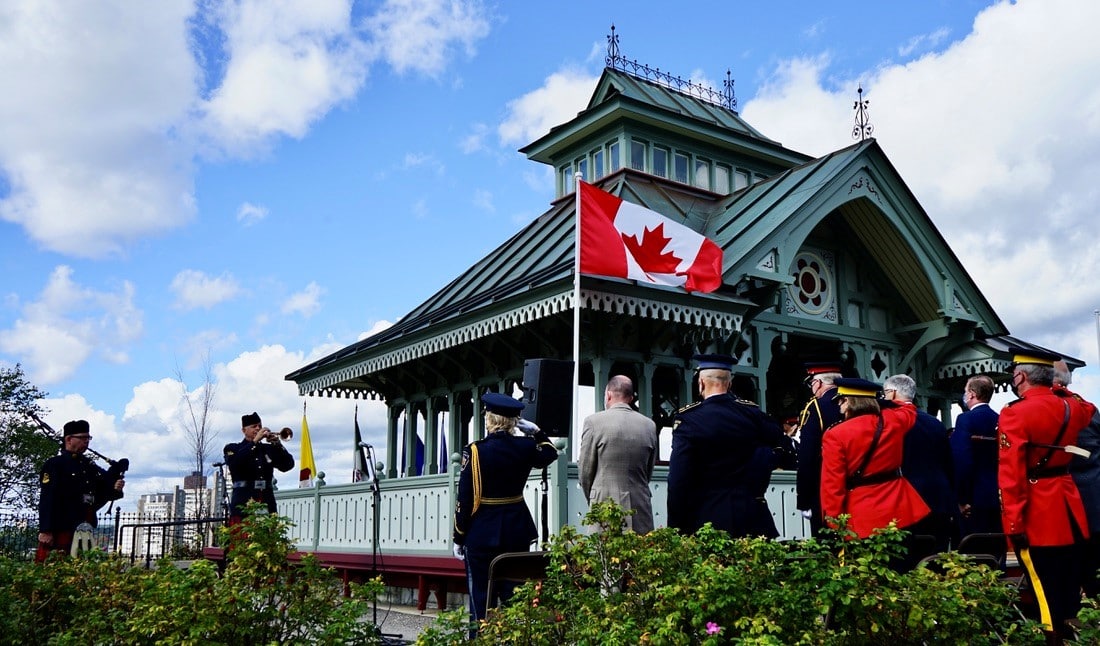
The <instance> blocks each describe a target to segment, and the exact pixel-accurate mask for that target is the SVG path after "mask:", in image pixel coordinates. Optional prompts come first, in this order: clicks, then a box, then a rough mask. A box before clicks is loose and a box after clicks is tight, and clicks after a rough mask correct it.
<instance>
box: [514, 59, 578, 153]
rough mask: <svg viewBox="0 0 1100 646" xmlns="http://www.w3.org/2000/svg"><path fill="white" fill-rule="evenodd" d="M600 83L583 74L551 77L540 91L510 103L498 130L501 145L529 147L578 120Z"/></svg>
mask: <svg viewBox="0 0 1100 646" xmlns="http://www.w3.org/2000/svg"><path fill="white" fill-rule="evenodd" d="M597 80H598V78H597V77H595V76H589V75H588V74H587V73H585V72H584V71H582V70H576V69H565V70H561V71H559V72H555V73H553V74H551V75H550V76H549V77H547V78H546V80H545V81H544V83H543V85H542V87H540V88H538V89H537V90H532V91H531V92H528V93H527V94H524V95H523V96H521V97H519V98H518V99H514V100H512V101H509V102H508V107H507V110H508V115H507V116H506V117H505V119H504V121H503V123H501V124H500V126H499V127H498V128H497V134H498V135H499V136H500V141H501V143H502V144H504V145H526V144H528V143H530V142H532V141H534V140H535V139H538V138H539V137H541V136H543V135H545V134H546V133H547V132H549V131H550V128H552V127H554V126H556V125H559V124H562V123H565V122H566V121H568V120H570V119H572V118H573V117H575V116H577V113H578V112H580V111H581V110H583V109H584V107H585V106H586V105H588V99H589V98H591V96H592V88H593V87H595V85H596V81H597Z"/></svg>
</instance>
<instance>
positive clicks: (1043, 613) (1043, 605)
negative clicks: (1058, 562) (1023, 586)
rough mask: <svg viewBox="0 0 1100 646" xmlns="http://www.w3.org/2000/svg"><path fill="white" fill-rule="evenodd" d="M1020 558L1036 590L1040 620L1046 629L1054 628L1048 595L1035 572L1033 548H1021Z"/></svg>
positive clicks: (1033, 588)
mask: <svg viewBox="0 0 1100 646" xmlns="http://www.w3.org/2000/svg"><path fill="white" fill-rule="evenodd" d="M1020 560H1021V561H1023V563H1024V568H1025V569H1026V570H1027V576H1028V578H1030V579H1031V589H1032V590H1034V591H1035V601H1037V602H1038V603H1039V621H1041V622H1042V623H1043V629H1044V630H1054V621H1053V620H1051V618H1050V604H1049V603H1047V595H1046V593H1045V592H1043V584H1042V582H1041V581H1039V575H1038V574H1036V572H1035V564H1034V563H1032V562H1031V550H1030V549H1029V548H1026V547H1025V548H1024V549H1022V550H1020Z"/></svg>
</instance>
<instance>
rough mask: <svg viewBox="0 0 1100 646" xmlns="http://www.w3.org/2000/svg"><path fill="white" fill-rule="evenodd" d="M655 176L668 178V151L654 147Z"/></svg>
mask: <svg viewBox="0 0 1100 646" xmlns="http://www.w3.org/2000/svg"><path fill="white" fill-rule="evenodd" d="M653 174H654V175H656V176H658V177H668V149H667V148H661V147H660V146H654V147H653Z"/></svg>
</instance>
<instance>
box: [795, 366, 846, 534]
mask: <svg viewBox="0 0 1100 646" xmlns="http://www.w3.org/2000/svg"><path fill="white" fill-rule="evenodd" d="M841 419H842V417H841V415H840V404H838V403H836V387H835V386H834V387H831V388H829V390H827V391H826V392H825V394H823V395H822V396H821V397H820V398H817V397H814V398H812V399H810V401H809V402H808V403H807V404H806V408H804V409H803V410H802V415H801V416H800V417H799V420H798V424H799V430H798V433H799V444H798V479H797V488H798V491H797V497H796V506H797V507H798V508H799V509H805V510H812V511H813V512H814V514H815V515H816V516H817V520H818V521H820V520H821V436H822V435H823V434H824V433H825V431H826V430H827V429H828V428H829V427H830V426H832V425H834V424H836V423H837V422H839V421H840V420H841Z"/></svg>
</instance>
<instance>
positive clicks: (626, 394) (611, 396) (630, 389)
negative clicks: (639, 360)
mask: <svg viewBox="0 0 1100 646" xmlns="http://www.w3.org/2000/svg"><path fill="white" fill-rule="evenodd" d="M604 395H605V396H606V397H607V401H608V402H609V403H612V404H618V403H623V404H629V403H630V402H632V401H634V382H632V381H630V377H627V376H625V375H615V376H614V377H612V378H611V379H610V380H608V382H607V388H605V389H604Z"/></svg>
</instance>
